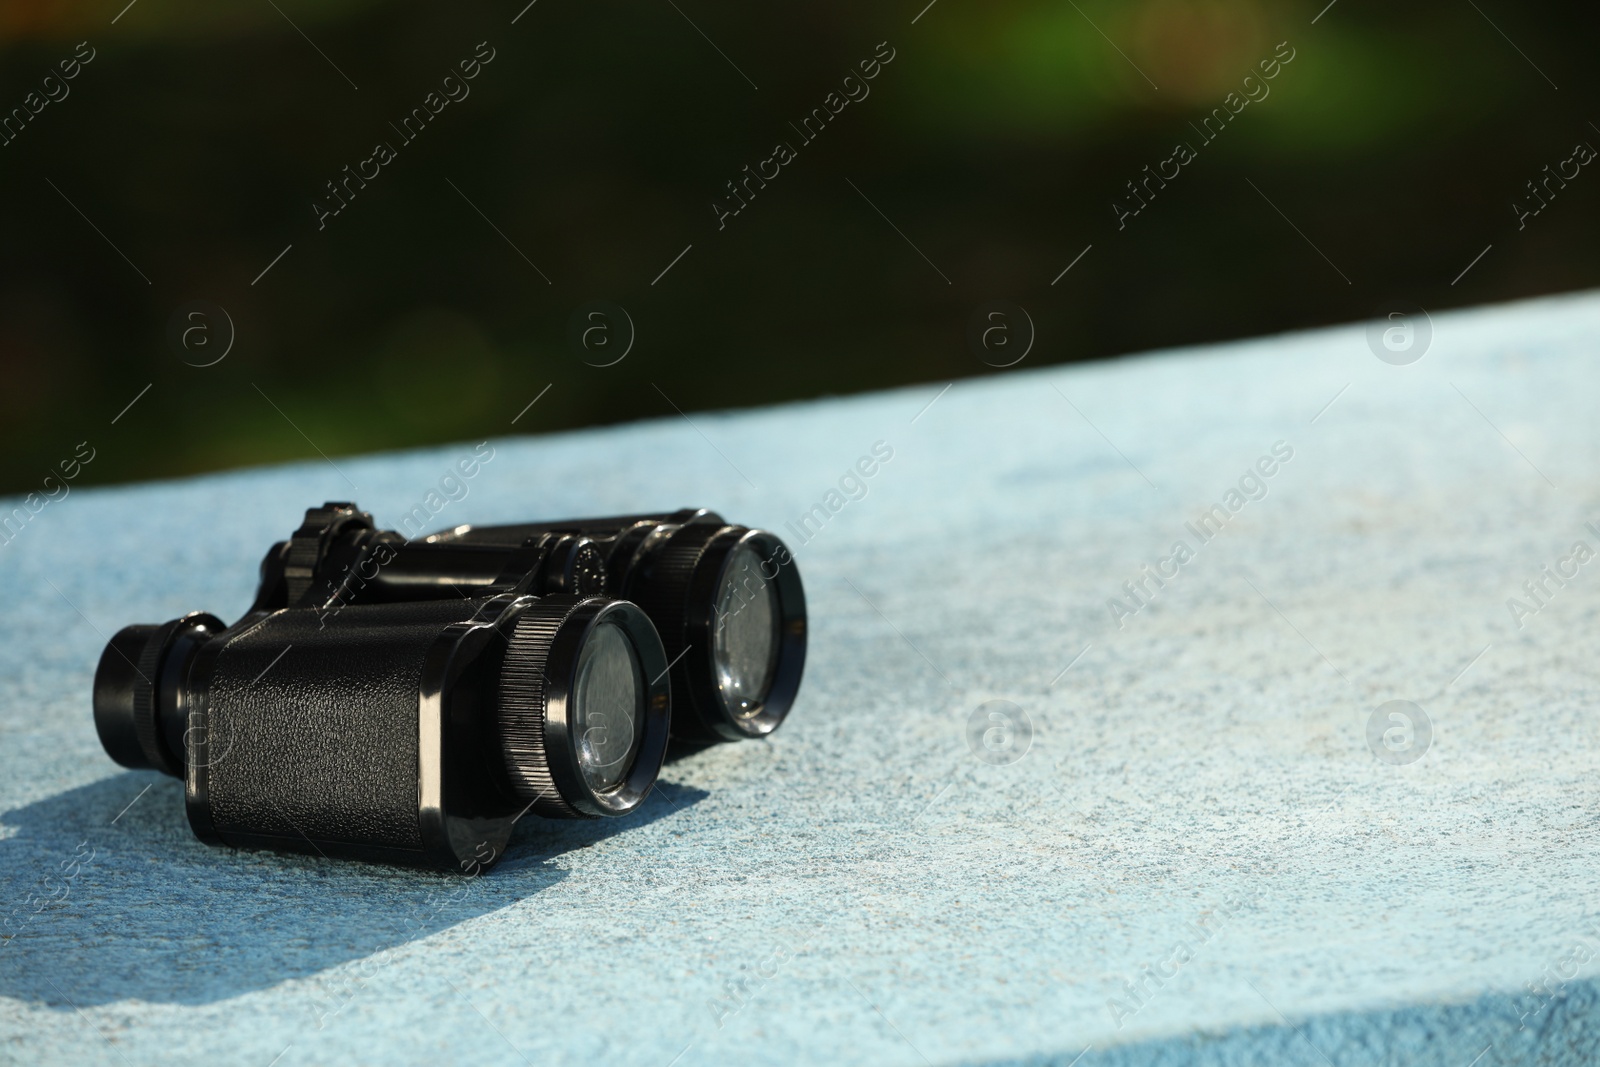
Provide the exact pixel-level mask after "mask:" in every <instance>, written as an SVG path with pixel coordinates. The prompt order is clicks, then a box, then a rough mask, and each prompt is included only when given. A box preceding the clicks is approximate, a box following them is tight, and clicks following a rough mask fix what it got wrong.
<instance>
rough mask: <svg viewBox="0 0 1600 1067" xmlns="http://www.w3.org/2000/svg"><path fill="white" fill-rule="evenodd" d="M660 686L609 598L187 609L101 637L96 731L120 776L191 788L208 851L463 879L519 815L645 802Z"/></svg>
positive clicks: (598, 811) (659, 723)
mask: <svg viewBox="0 0 1600 1067" xmlns="http://www.w3.org/2000/svg"><path fill="white" fill-rule="evenodd" d="M666 674H667V659H666V655H665V651H664V650H663V648H662V645H661V640H660V638H659V637H658V636H657V634H656V632H655V629H654V627H653V626H652V625H651V623H650V621H649V619H648V618H647V617H646V616H645V614H644V613H643V612H642V611H640V610H639V608H638V607H636V606H635V605H633V604H630V603H627V602H625V601H620V600H613V599H609V598H606V597H600V596H580V595H571V594H561V595H553V596H548V597H543V598H538V597H532V596H525V595H521V596H519V595H513V594H501V595H498V596H493V597H486V598H472V599H463V598H461V597H454V598H452V599H450V600H427V601H417V602H412V603H400V604H374V605H353V606H351V607H349V608H347V609H345V610H343V611H341V612H340V613H339V615H338V617H337V620H336V621H329V620H328V618H327V616H326V614H325V613H324V612H321V611H318V610H315V609H306V608H286V609H281V610H276V611H267V612H252V613H251V614H249V615H247V616H246V617H245V618H244V619H243V620H241V621H240V622H239V623H238V624H236V625H235V626H233V627H225V626H224V625H223V624H222V622H221V621H220V620H218V619H217V618H215V617H214V616H210V615H205V614H202V613H195V614H192V615H188V616H185V617H184V618H182V619H177V620H174V621H172V622H169V623H166V624H164V625H161V626H130V627H127V628H125V629H123V630H122V631H120V632H119V633H118V634H117V635H116V636H115V637H113V638H112V640H111V642H110V643H109V645H108V646H107V648H106V650H105V652H104V654H103V655H102V656H101V660H100V665H99V669H98V670H97V672H96V675H95V688H94V705H95V724H96V726H97V728H98V730H99V733H100V738H101V741H102V743H103V744H104V745H105V748H106V751H107V752H108V753H109V754H110V755H111V757H112V758H113V759H115V760H116V761H117V762H118V763H121V764H123V765H124V766H128V767H135V768H138V767H148V768H153V769H156V770H160V771H164V772H165V773H167V774H171V775H174V776H176V777H180V778H182V779H183V781H184V792H185V799H186V808H187V811H188V815H189V822H190V825H191V826H192V827H193V829H194V831H195V833H196V835H197V836H199V837H200V838H201V839H202V840H204V841H206V842H208V843H210V844H226V845H234V846H241V847H255V848H261V847H266V848H277V849H290V850H295V851H304V852H316V853H320V854H322V855H327V856H333V855H339V856H348V857H353V858H362V859H373V860H382V861H386V862H400V863H415V864H428V865H434V866H441V867H446V868H460V869H463V870H473V871H475V870H477V869H480V868H482V867H484V866H487V865H488V864H490V863H492V862H493V861H494V860H495V859H498V858H499V856H500V855H501V854H502V853H503V851H504V849H505V845H506V842H507V840H508V839H509V836H510V833H511V828H512V826H513V825H514V824H515V823H516V821H517V819H518V818H520V817H521V816H522V815H523V814H524V813H526V812H528V811H530V810H531V811H534V812H536V813H538V814H541V815H546V816H554V817H566V818H578V817H593V816H607V815H623V814H626V813H627V812H629V811H631V810H633V809H634V808H635V807H637V806H638V804H639V803H640V802H641V801H642V800H643V799H644V797H645V795H646V794H647V793H648V792H649V790H650V788H651V786H652V785H653V784H654V782H655V780H656V776H657V774H658V773H659V772H660V768H661V762H662V759H663V757H664V755H665V752H666V744H667V733H668V724H669V721H670V694H669V686H668V683H667V680H666Z"/></svg>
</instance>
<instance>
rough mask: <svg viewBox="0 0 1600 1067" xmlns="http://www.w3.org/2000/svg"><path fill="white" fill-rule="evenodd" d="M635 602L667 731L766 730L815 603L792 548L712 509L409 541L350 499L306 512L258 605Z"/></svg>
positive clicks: (795, 680)
mask: <svg viewBox="0 0 1600 1067" xmlns="http://www.w3.org/2000/svg"><path fill="white" fill-rule="evenodd" d="M601 592H603V593H604V594H605V595H607V596H611V597H616V598H618V599H622V600H630V601H633V602H634V603H636V604H638V605H639V607H640V608H642V609H643V610H644V612H645V613H646V614H647V615H648V616H649V617H650V621H651V622H653V623H654V624H655V627H656V630H657V631H658V632H659V633H660V635H661V640H662V643H663V645H664V646H665V648H666V653H667V659H668V661H669V663H670V664H671V681H672V693H673V722H672V736H673V737H674V738H675V739H676V740H678V741H680V742H687V743H690V744H703V743H709V742H716V741H738V740H743V739H747V738H756V737H762V736H765V735H766V734H769V733H771V732H772V731H773V730H774V729H776V728H777V727H778V725H779V724H780V723H781V722H783V719H784V717H785V716H787V715H788V713H789V709H790V708H791V707H792V706H793V703H794V699H795V695H796V693H797V692H798V691H799V687H800V677H801V673H802V671H803V668H804V665H805V647H806V608H805V590H804V587H803V586H802V585H801V582H800V573H799V569H798V567H797V566H796V565H795V562H794V559H793V557H792V556H791V555H790V553H789V550H788V547H787V546H785V545H784V543H783V542H782V541H781V540H779V539H778V538H777V537H776V536H775V535H773V534H771V533H768V532H766V531H764V530H752V529H750V528H749V527H745V526H735V525H730V524H729V523H727V522H726V521H725V520H724V519H723V518H722V516H720V515H718V514H717V513H716V512H713V511H709V510H705V509H685V510H682V511H678V512H673V513H670V514H655V515H625V516H617V517H611V518H597V519H575V520H568V521H563V522H551V523H530V524H519V525H510V526H458V527H455V528H453V529H450V530H445V531H441V532H439V533H435V534H431V535H428V536H426V537H423V538H418V539H416V540H411V539H408V538H406V537H405V536H404V535H402V534H399V533H396V532H394V531H380V530H377V529H376V528H375V526H374V523H373V521H372V517H371V516H370V515H368V514H367V513H366V512H363V511H360V510H358V509H357V508H356V507H355V505H353V504H339V503H330V504H327V505H324V506H323V507H322V508H313V509H311V510H310V511H308V512H307V513H306V519H305V522H304V524H302V526H301V527H300V529H299V530H298V531H297V532H296V533H295V535H294V536H293V537H292V538H290V539H289V540H288V541H284V542H280V543H279V544H277V545H274V546H273V548H272V550H271V551H270V552H268V554H267V557H266V559H265V560H264V561H263V563H262V581H261V587H260V590H259V592H258V595H257V600H256V604H255V607H256V609H257V610H271V609H274V608H281V607H288V606H299V607H320V608H321V609H322V610H323V611H324V612H340V611H343V610H344V608H345V606H346V605H351V604H386V603H398V602H408V601H411V602H415V601H423V600H433V599H459V598H461V597H464V596H482V595H494V594H503V593H514V594H532V595H548V594H551V593H571V594H579V595H582V594H592V593H601Z"/></svg>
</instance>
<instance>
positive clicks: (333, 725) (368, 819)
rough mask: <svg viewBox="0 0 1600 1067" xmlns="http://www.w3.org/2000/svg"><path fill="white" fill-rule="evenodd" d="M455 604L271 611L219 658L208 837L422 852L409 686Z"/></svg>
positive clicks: (211, 726)
mask: <svg viewBox="0 0 1600 1067" xmlns="http://www.w3.org/2000/svg"><path fill="white" fill-rule="evenodd" d="M462 616H463V605H462V603H461V602H459V601H456V602H431V603H420V604H411V605H386V606H383V607H381V608H377V609H375V608H370V607H359V606H355V607H349V608H345V609H344V610H343V611H340V612H338V613H337V614H335V615H328V616H326V617H325V623H326V624H325V625H324V624H323V623H324V616H321V615H319V613H318V612H316V611H311V610H301V611H293V610H291V611H280V612H278V613H277V614H275V615H273V616H271V617H270V618H268V619H266V620H265V621H264V622H262V623H261V624H260V625H258V626H256V627H255V628H253V629H250V630H247V631H245V632H243V633H240V634H238V635H236V636H233V637H231V638H226V639H225V640H226V641H227V643H226V645H225V646H224V647H223V649H222V650H221V651H220V652H219V653H218V654H217V656H216V659H215V662H214V666H213V669H212V672H211V679H210V686H209V688H210V695H209V700H208V702H207V706H206V710H205V725H206V730H207V733H208V741H209V744H208V746H207V747H208V752H209V755H208V757H207V762H208V766H207V768H206V770H207V779H208V781H207V785H208V790H207V791H208V799H209V807H210V810H211V816H212V820H213V824H214V826H215V828H216V831H217V832H218V833H219V834H220V835H222V837H223V838H224V839H225V840H226V839H228V838H230V837H237V836H238V835H250V836H251V837H257V836H268V837H277V838H287V839H292V840H299V839H309V841H311V842H313V843H320V842H335V843H337V842H349V843H360V844H364V845H368V846H371V845H376V846H380V847H389V848H400V849H420V848H421V847H422V841H421V836H420V832H419V829H418V822H417V809H418V786H417V780H418V779H417V775H418V714H419V684H420V681H421V674H422V666H423V662H424V659H425V656H426V653H427V651H428V649H429V647H430V646H432V644H433V643H434V641H435V640H436V639H437V638H438V636H439V634H440V633H441V631H442V630H443V629H444V628H445V627H446V626H447V625H448V624H450V623H452V622H457V621H459V620H460V619H461V618H462Z"/></svg>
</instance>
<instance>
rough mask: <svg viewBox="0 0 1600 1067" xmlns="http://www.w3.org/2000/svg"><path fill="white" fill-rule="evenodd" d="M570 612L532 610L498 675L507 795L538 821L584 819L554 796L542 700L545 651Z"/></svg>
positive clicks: (547, 654) (519, 622) (567, 609)
mask: <svg viewBox="0 0 1600 1067" xmlns="http://www.w3.org/2000/svg"><path fill="white" fill-rule="evenodd" d="M570 611H571V608H570V607H567V606H564V605H563V606H559V607H546V606H545V605H541V604H536V605H534V606H533V607H531V608H529V609H528V610H527V612H525V613H524V614H523V616H522V618H520V619H518V620H517V625H516V629H515V630H513V631H512V634H511V640H510V641H509V642H508V643H507V647H506V658H505V666H504V667H502V668H501V671H500V708H499V713H498V714H497V715H496V725H497V728H498V731H499V735H500V751H501V754H502V757H503V758H504V760H505V770H506V778H507V780H509V781H510V783H511V791H512V792H513V793H514V794H516V795H517V796H518V797H520V798H521V799H522V800H525V801H529V802H531V804H532V810H533V811H534V812H535V813H536V814H539V815H554V816H558V817H566V818H569V819H571V818H583V817H584V813H583V812H580V811H578V810H577V809H576V808H574V807H573V806H572V805H571V804H568V803H567V802H566V800H565V799H564V798H563V797H562V796H561V794H560V793H559V792H558V791H557V790H556V783H555V779H554V777H552V776H551V774H550V755H549V752H547V751H546V748H545V699H546V690H547V686H548V679H547V676H546V673H545V672H546V671H547V670H548V668H549V658H550V647H551V645H552V643H553V642H554V641H555V636H556V631H557V630H559V629H560V628H561V624H562V623H563V622H565V621H566V619H567V616H568V614H569V613H570Z"/></svg>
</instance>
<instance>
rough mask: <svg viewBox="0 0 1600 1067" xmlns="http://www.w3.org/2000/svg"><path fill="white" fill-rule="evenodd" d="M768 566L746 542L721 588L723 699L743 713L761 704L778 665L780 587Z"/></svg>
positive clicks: (717, 642) (715, 645) (718, 659)
mask: <svg viewBox="0 0 1600 1067" xmlns="http://www.w3.org/2000/svg"><path fill="white" fill-rule="evenodd" d="M763 566H764V564H763V562H762V559H761V555H760V553H758V552H757V551H756V550H755V549H754V548H752V547H751V546H750V545H749V544H742V545H740V546H739V547H738V548H735V549H734V550H733V552H732V554H731V555H730V556H729V557H728V565H727V568H726V569H725V570H724V571H723V575H722V586H721V588H719V589H718V590H717V602H716V611H717V615H716V628H715V631H714V633H713V636H712V640H711V644H712V649H711V654H712V658H713V660H714V661H715V663H716V667H717V686H718V688H719V689H721V691H722V699H723V701H724V703H726V705H727V708H728V710H729V711H731V712H732V713H733V714H735V715H739V716H749V715H754V714H756V713H757V712H758V711H760V710H761V704H762V702H763V701H765V700H766V699H767V690H769V689H771V688H772V679H773V675H774V674H776V673H777V667H778V620H779V616H780V612H779V606H778V590H777V589H776V588H774V586H773V584H772V582H771V581H769V580H768V579H767V578H766V577H765V575H764V574H763V573H762V568H763Z"/></svg>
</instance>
